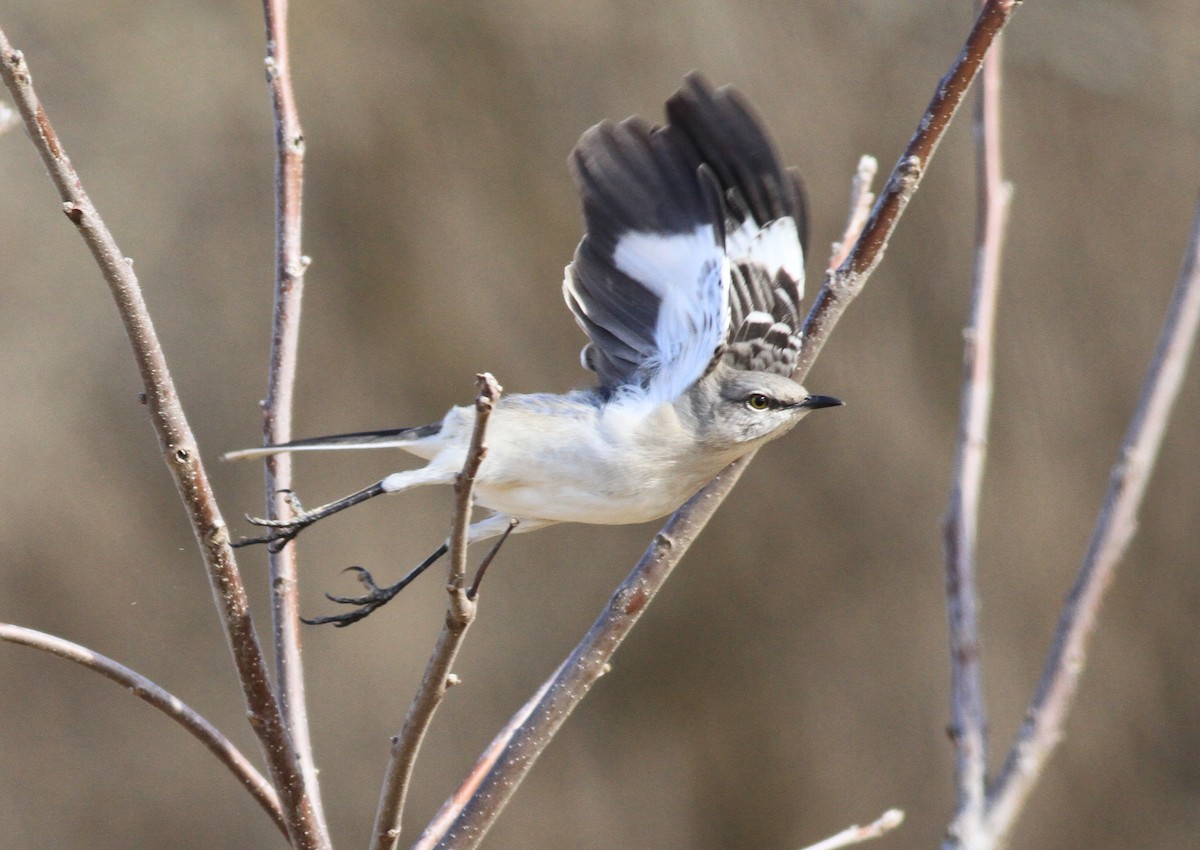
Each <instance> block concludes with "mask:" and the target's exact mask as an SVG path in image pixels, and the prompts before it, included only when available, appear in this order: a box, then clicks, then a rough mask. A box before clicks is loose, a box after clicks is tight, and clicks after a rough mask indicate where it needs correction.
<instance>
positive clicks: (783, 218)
mask: <svg viewBox="0 0 1200 850" xmlns="http://www.w3.org/2000/svg"><path fill="white" fill-rule="evenodd" d="M667 118H668V119H669V121H670V123H671V125H672V126H673V127H678V128H679V129H680V130H681V131H682V132H683V134H684V135H685V136H687V138H688V140H689V141H690V142H691V144H692V145H693V146H694V147H695V149H696V151H697V152H698V157H699V159H700V160H701V161H702V162H703V163H704V164H705V166H706V167H707V168H709V169H711V170H712V173H713V174H714V175H715V176H716V178H717V182H718V183H719V184H720V187H721V192H722V199H723V201H724V213H725V231H726V237H725V245H726V252H727V254H728V256H729V262H730V272H731V285H730V293H729V300H730V328H729V335H728V338H727V347H726V350H725V353H724V356H725V360H726V361H727V362H728V363H729V364H730V365H732V366H734V367H735V368H738V369H746V370H751V371H768V372H775V373H777V374H780V375H791V373H792V371H793V370H794V368H795V365H796V358H797V355H798V354H799V350H800V327H801V322H802V320H803V316H802V315H801V314H800V302H801V300H802V299H803V297H804V254H805V251H806V250H807V244H808V212H807V204H806V201H805V193H804V184H803V182H802V181H801V179H800V173H799V171H797V170H796V169H794V168H784V166H783V164H782V162H781V161H780V158H779V154H778V152H777V151H776V150H775V146H774V144H772V142H771V140H770V138H769V137H768V136H767V133H766V130H765V129H764V128H763V125H762V122H761V121H759V119H758V117H757V116H756V115H755V113H754V110H753V109H752V108H751V106H750V105H749V104H748V103H747V102H746V101H745V99H744V98H742V96H741V95H740V94H739V93H738V92H737V91H736V90H734V89H732V88H730V87H729V86H722V87H721V88H719V89H716V90H714V89H713V88H712V87H711V86H710V85H709V84H708V82H707V81H706V80H705V79H704V78H703V77H702V76H700V75H699V74H696V73H692V74H689V75H688V77H687V78H686V79H685V80H684V85H683V88H681V89H680V90H679V91H678V92H676V93H675V94H674V95H673V96H672V97H671V99H670V100H669V101H667Z"/></svg>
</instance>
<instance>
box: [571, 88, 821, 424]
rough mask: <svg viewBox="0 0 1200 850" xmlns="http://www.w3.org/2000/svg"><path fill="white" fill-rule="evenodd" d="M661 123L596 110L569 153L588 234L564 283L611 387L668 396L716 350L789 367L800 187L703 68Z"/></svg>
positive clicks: (702, 369) (752, 363) (709, 364)
mask: <svg viewBox="0 0 1200 850" xmlns="http://www.w3.org/2000/svg"><path fill="white" fill-rule="evenodd" d="M667 117H668V120H669V123H668V124H667V126H665V127H657V128H653V129H652V128H650V127H649V126H647V125H646V124H645V123H644V122H642V121H641V120H640V119H637V118H630V119H627V120H625V121H622V122H621V123H619V124H613V123H611V122H603V123H601V124H599V125H597V126H595V127H593V128H592V129H590V130H588V131H587V132H586V133H584V135H583V137H582V138H581V139H580V141H579V144H578V145H577V146H576V147H575V150H574V151H573V152H572V155H571V167H572V171H573V173H574V176H575V180H576V183H577V184H578V186H579V192H580V196H581V199H582V202H583V216H584V224H585V235H584V237H583V239H582V241H581V242H580V243H579V247H578V248H577V249H576V251H575V258H574V261H573V262H572V263H571V265H569V266H568V267H567V270H566V277H565V280H564V282H563V293H564V296H565V298H566V301H567V304H568V306H570V308H571V311H572V312H573V313H574V314H575V319H576V321H577V322H578V323H579V325H580V327H581V328H583V330H584V332H585V333H587V335H588V337H589V338H590V339H591V343H590V344H589V345H588V346H586V347H585V348H584V350H583V362H584V365H585V366H587V367H588V368H591V369H593V370H594V371H595V372H596V373H597V375H598V377H599V379H600V384H601V387H602V389H603V390H604V391H605V392H607V393H610V394H611V393H612V392H615V391H616V390H618V389H620V388H622V387H626V386H637V387H641V388H642V389H644V390H645V391H646V392H647V394H648V395H649V396H650V397H652V398H653V399H655V400H660V401H669V400H673V399H675V398H677V397H678V396H679V395H681V394H682V393H683V392H685V391H686V390H687V389H688V387H690V386H691V385H692V384H693V383H695V382H696V381H697V380H699V379H700V378H702V377H703V376H704V375H705V374H707V373H708V372H709V371H710V370H711V369H712V368H713V367H714V366H715V365H716V364H717V363H718V362H719V361H720V360H721V359H722V358H724V359H725V360H726V361H727V362H729V363H730V364H731V365H733V366H734V367H735V368H740V369H751V370H766V371H774V372H778V373H780V374H790V373H791V371H792V367H793V366H794V364H795V360H796V354H797V352H798V349H799V328H800V319H799V303H800V300H801V296H802V294H803V286H804V249H803V245H802V243H803V242H804V240H805V238H806V233H805V228H806V222H807V217H806V215H805V204H804V193H803V187H802V186H801V184H800V180H799V176H798V174H796V173H795V172H794V171H788V170H786V169H784V167H783V166H782V165H781V164H780V160H779V156H778V154H777V153H776V152H775V148H774V146H773V145H772V144H771V142H770V140H769V139H768V137H767V135H766V132H765V131H764V130H763V128H762V125H761V123H760V122H759V121H758V119H757V118H756V117H755V115H754V113H753V111H752V110H751V109H750V107H749V105H748V104H746V103H745V101H744V100H743V99H742V98H741V97H740V95H738V94H737V92H735V91H734V90H732V89H730V88H728V87H724V88H720V89H716V90H714V89H712V87H711V86H709V84H708V83H707V82H706V81H705V80H704V79H703V78H702V77H701V76H700V75H698V74H691V75H689V76H688V77H687V78H686V79H685V81H684V86H683V88H682V89H680V91H678V92H677V93H676V94H675V95H674V96H672V97H671V99H670V100H669V101H668V102H667Z"/></svg>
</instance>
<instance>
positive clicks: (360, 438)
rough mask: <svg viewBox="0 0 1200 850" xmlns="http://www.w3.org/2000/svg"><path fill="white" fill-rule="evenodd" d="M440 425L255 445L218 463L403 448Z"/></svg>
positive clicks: (430, 434) (228, 455)
mask: <svg viewBox="0 0 1200 850" xmlns="http://www.w3.org/2000/svg"><path fill="white" fill-rule="evenodd" d="M441 430H442V423H440V422H435V423H433V424H432V425H419V426H417V427H416V428H393V429H392V430H390V431H358V432H356V433H354V434H331V435H330V436H328V437H309V438H308V439H305V440H292V441H291V442H287V443H279V444H278V445H274V446H259V447H258V448H254V449H241V450H239V451H236V452H226V453H225V454H223V455H221V459H222V460H251V459H253V458H259V457H267V456H268V455H276V454H283V453H285V452H320V451H334V450H338V449H389V448H403V447H405V446H409V445H412V444H413V443H415V442H418V441H419V440H423V439H425V438H426V437H432V436H435V435H436V434H438V433H439V432H441Z"/></svg>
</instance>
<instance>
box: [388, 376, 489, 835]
mask: <svg viewBox="0 0 1200 850" xmlns="http://www.w3.org/2000/svg"><path fill="white" fill-rule="evenodd" d="M476 380H477V381H478V386H479V395H478V396H477V397H476V399H475V427H474V430H473V431H472V433H471V446H470V448H469V449H468V450H467V459H466V461H465V463H464V464H463V469H462V472H460V473H459V475H458V478H457V480H456V481H455V482H454V497H455V498H454V523H453V527H452V529H451V532H450V541H449V546H450V580H449V582H448V584H447V586H446V591H447V592H448V593H449V595H450V601H449V604H448V607H447V609H446V621H445V623H444V625H443V626H442V632H441V634H440V635H438V640H437V644H436V645H435V646H434V648H433V653H432V655H431V656H430V658H429V663H428V664H427V665H426V666H425V675H424V676H423V677H422V679H421V684H420V686H419V687H418V688H417V692H416V694H415V695H414V696H413V701H412V704H411V705H410V706H409V709H408V715H407V716H406V717H405V718H404V726H403V727H402V728H401V730H400V734H399V735H397V736H396V737H395V738H393V739H392V749H391V758H390V759H389V761H388V766H387V771H386V772H385V774H384V782H383V788H382V789H381V790H380V795H379V808H378V810H377V811H376V814H375V826H374V829H373V830H372V833H371V850H391V848H393V847H395V846H396V842H397V841H398V840H399V838H400V828H401V823H400V821H401V818H402V817H403V815H404V801H405V797H406V796H407V794H408V785H409V781H410V779H411V778H412V770H413V765H414V764H415V763H416V759H417V753H418V751H419V750H420V748H421V742H422V741H423V740H424V739H425V733H426V731H428V729H429V724H430V723H431V722H432V721H433V715H434V713H435V712H436V711H437V709H438V706H440V705H441V703H442V700H443V699H444V698H445V696H446V691H447V690H449V688H450V687H451V686H452V685H453V684H454V683H455V681H456V680H455V679H453V678H452V676H451V674H450V668H451V667H452V666H453V665H454V660H455V658H457V657H458V650H459V648H460V647H461V646H462V642H463V638H464V637H466V633H467V629H468V628H469V627H470V625H471V623H472V622H473V621H474V619H475V607H476V599H475V594H474V593H469V592H468V590H467V588H466V571H467V542H468V539H469V530H470V527H471V507H472V503H473V501H474V491H475V477H476V476H477V475H478V474H479V466H480V464H482V463H483V458H484V456H485V455H486V454H487V446H486V444H485V442H484V439H485V435H486V431H487V423H488V420H489V419H490V418H491V415H492V409H493V408H494V407H495V405H496V401H497V400H498V399H499V398H500V392H501V388H500V385H499V384H498V383H496V379H495V378H493V377H492V376H491V375H489V374H487V373H486V372H485V373H483V374H481V375H477V376H476Z"/></svg>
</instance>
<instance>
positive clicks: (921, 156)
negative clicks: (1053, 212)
mask: <svg viewBox="0 0 1200 850" xmlns="http://www.w3.org/2000/svg"><path fill="white" fill-rule="evenodd" d="M1019 2H1020V0H986V2H985V3H984V5H983V9H982V10H981V11H980V13H979V17H978V18H976V19H975V26H974V27H973V28H972V29H971V33H970V35H968V36H967V41H966V43H965V44H964V45H963V49H962V51H961V52H960V53H959V54H958V57H957V58H956V59H955V61H954V65H953V66H951V68H950V70H949V71H948V72H947V73H946V76H944V77H942V79H941V80H940V81H939V82H938V86H937V89H936V90H935V91H934V93H933V99H932V100H930V102H929V106H928V107H926V109H925V115H924V116H923V117H922V118H921V123H920V124H919V125H918V126H917V132H916V133H914V134H913V137H912V140H911V141H909V143H908V147H907V148H905V149H904V153H902V154H901V155H900V160H899V162H897V163H896V167H895V168H894V169H892V174H891V176H890V177H889V178H888V182H887V186H886V188H885V189H884V190H883V192H882V194H880V196H879V200H877V201H876V202H875V207H874V209H873V210H871V217H870V218H869V219H868V220H867V224H866V226H865V227H864V228H863V232H862V235H861V236H860V237H859V238H858V240H857V241H856V242H855V243H854V247H853V248H852V249H851V250H850V253H849V254H848V255H847V256H846V259H845V260H843V261H842V264H841V265H840V266H838V267H837V269H836V270H834V272H833V273H832V274H830V275H827V276H826V278H825V283H824V285H822V287H821V291H820V292H818V293H817V297H816V300H815V301H814V303H813V306H812V309H811V310H809V312H808V318H807V319H806V320H805V322H804V341H803V348H802V349H801V351H800V358H799V362H798V363H797V366H796V380H798V381H800V382H801V383H803V381H804V378H805V377H806V376H807V375H808V372H809V370H810V369H812V365H813V363H815V362H816V359H817V355H819V354H820V353H821V348H822V347H823V346H824V345H825V341H826V340H827V339H828V338H829V334H830V333H831V332H832V331H833V328H834V326H835V325H837V322H838V319H840V318H841V316H842V313H844V312H845V311H846V307H847V306H849V304H850V302H851V301H853V300H854V298H855V297H856V296H857V295H858V294H859V292H861V291H862V288H863V286H864V285H865V284H866V282H867V278H868V277H869V276H870V274H871V272H872V271H874V269H875V266H877V265H878V264H879V261H880V260H882V259H883V253H884V251H885V250H886V249H887V243H888V240H889V239H891V237H892V233H893V231H895V229H896V223H897V222H898V221H899V220H900V216H901V215H902V214H903V213H904V208H905V207H907V206H908V201H909V199H910V198H912V196H913V193H914V192H916V191H917V186H919V185H920V183H921V177H922V176H924V174H925V171H926V169H927V168H928V167H929V160H930V158H932V157H933V154H934V151H936V150H937V146H938V143H939V142H941V140H942V136H943V135H944V134H945V132H946V127H948V126H949V124H950V119H952V118H953V117H954V113H955V112H956V111H957V110H958V106H959V104H960V103H962V100H963V97H964V96H965V95H966V92H967V87H968V86H970V84H971V81H972V80H973V79H975V75H976V74H977V73H978V72H979V68H980V66H981V65H982V64H983V57H984V56H986V55H987V52H988V48H990V47H991V45H992V42H993V41H994V40H995V38H996V36H998V35H999V34H1000V32H1001V30H1003V29H1004V26H1005V25H1006V24H1007V23H1008V21H1009V19H1010V18H1011V17H1012V13H1013V11H1015V9H1016V7H1017V5H1018V4H1019Z"/></svg>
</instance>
